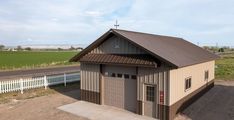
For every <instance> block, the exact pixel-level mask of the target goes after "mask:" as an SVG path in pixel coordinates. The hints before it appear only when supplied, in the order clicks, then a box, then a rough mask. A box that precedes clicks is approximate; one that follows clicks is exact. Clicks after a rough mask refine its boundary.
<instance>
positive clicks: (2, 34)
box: [0, 0, 234, 46]
mask: <svg viewBox="0 0 234 120" xmlns="http://www.w3.org/2000/svg"><path fill="white" fill-rule="evenodd" d="M233 6H234V0H129V1H127V0H0V44H5V45H27V44H86V45H87V44H90V43H91V42H93V41H94V40H95V39H97V38H98V37H99V36H100V35H102V34H103V33H104V32H106V31H107V30H109V29H110V28H113V27H114V26H113V25H114V23H115V20H116V19H118V21H119V24H120V27H119V28H120V29H127V30H133V31H140V32H148V33H153V34H160V35H169V36H177V37H182V38H184V39H186V40H188V41H190V42H193V43H195V44H197V43H199V44H200V45H216V43H218V45H228V46H234V7H233Z"/></svg>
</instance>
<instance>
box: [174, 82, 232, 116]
mask: <svg viewBox="0 0 234 120" xmlns="http://www.w3.org/2000/svg"><path fill="white" fill-rule="evenodd" d="M191 119H192V120H234V81H215V86H214V87H213V88H212V89H211V90H210V91H208V92H207V93H206V94H204V95H203V96H202V97H201V98H200V99H198V100H197V101H195V102H194V103H193V104H192V105H190V106H189V107H188V108H187V109H185V110H184V111H183V113H182V114H181V115H179V116H178V117H177V118H176V119H175V120H191Z"/></svg>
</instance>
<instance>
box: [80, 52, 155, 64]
mask: <svg viewBox="0 0 234 120" xmlns="http://www.w3.org/2000/svg"><path fill="white" fill-rule="evenodd" d="M80 62H91V63H101V64H125V65H126V64H127V65H135V66H151V67H157V63H156V60H155V58H153V57H152V56H151V55H146V54H86V55H85V56H83V57H82V58H81V59H80Z"/></svg>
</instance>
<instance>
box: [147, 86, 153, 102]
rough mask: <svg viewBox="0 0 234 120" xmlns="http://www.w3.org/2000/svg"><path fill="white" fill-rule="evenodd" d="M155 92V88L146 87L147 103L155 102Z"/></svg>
mask: <svg viewBox="0 0 234 120" xmlns="http://www.w3.org/2000/svg"><path fill="white" fill-rule="evenodd" d="M154 91H155V89H154V87H153V86H146V100H147V101H151V102H154V97H155V93H154Z"/></svg>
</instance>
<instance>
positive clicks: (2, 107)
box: [0, 90, 87, 120]
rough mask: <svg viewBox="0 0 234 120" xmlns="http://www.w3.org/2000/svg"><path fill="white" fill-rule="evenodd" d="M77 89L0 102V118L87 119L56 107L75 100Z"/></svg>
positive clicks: (30, 119) (21, 119) (31, 119)
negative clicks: (4, 102)
mask: <svg viewBox="0 0 234 120" xmlns="http://www.w3.org/2000/svg"><path fill="white" fill-rule="evenodd" d="M78 93H79V91H78V90H74V91H70V92H66V93H56V94H51V95H47V96H42V97H36V98H32V99H26V100H12V101H11V102H9V103H6V104H0V120H87V119H84V118H81V117H78V116H75V115H72V114H69V113H66V112H63V111H61V110H59V109H57V107H59V106H61V105H65V104H69V103H73V102H75V101H77V98H78Z"/></svg>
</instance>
